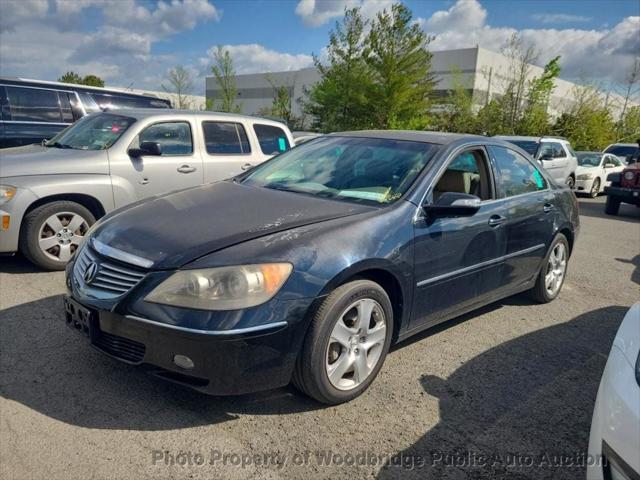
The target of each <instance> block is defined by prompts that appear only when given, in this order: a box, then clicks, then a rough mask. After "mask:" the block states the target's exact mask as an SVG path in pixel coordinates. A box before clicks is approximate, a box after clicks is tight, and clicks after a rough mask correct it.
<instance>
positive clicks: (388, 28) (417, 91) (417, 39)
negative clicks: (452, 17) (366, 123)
mask: <svg viewBox="0 0 640 480" xmlns="http://www.w3.org/2000/svg"><path fill="white" fill-rule="evenodd" d="M431 39H432V38H431V37H429V36H428V35H427V34H425V32H424V31H423V30H422V28H421V27H420V26H419V25H418V23H416V22H415V21H414V19H413V16H412V14H411V11H410V10H409V9H408V8H407V7H405V6H404V5H402V4H401V3H395V4H394V5H393V6H392V7H391V10H390V11H389V10H383V11H382V12H379V13H378V14H377V15H376V18H375V19H374V20H373V22H372V24H371V30H370V31H369V35H368V36H367V42H366V56H365V59H366V63H367V65H368V66H369V69H370V70H371V75H372V78H373V83H374V84H373V88H372V91H371V94H370V98H371V99H375V101H374V102H372V104H371V107H372V108H371V110H372V114H373V116H374V121H375V126H376V127H378V128H403V127H405V128H406V127H407V126H416V125H419V124H423V125H426V124H427V115H428V110H429V107H430V98H431V94H432V92H433V88H434V86H435V80H434V77H433V74H432V73H431V72H430V70H431V53H430V52H429V50H428V49H427V47H428V45H429V42H430V41H431Z"/></svg>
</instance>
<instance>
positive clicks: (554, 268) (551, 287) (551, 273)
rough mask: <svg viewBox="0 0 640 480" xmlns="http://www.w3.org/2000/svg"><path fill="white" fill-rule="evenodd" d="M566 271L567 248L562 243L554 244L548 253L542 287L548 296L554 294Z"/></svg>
mask: <svg viewBox="0 0 640 480" xmlns="http://www.w3.org/2000/svg"><path fill="white" fill-rule="evenodd" d="M566 271H567V249H566V248H565V246H564V244H563V243H558V244H556V246H555V247H553V250H552V251H551V255H549V261H548V262H547V270H546V273H545V276H544V287H545V289H546V290H547V293H548V294H549V295H550V296H552V297H553V296H555V295H556V294H557V293H558V291H559V290H560V287H561V286H562V281H563V279H564V275H565V273H566Z"/></svg>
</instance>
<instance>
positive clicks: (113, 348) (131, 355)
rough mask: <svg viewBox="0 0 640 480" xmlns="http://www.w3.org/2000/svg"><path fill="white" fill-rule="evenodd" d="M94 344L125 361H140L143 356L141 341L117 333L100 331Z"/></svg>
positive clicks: (143, 348)
mask: <svg viewBox="0 0 640 480" xmlns="http://www.w3.org/2000/svg"><path fill="white" fill-rule="evenodd" d="M94 345H95V346H96V347H98V348H99V349H100V350H103V351H105V352H106V353H108V354H109V355H113V356H114V357H117V358H119V359H121V360H124V361H126V362H131V363H140V362H142V359H143V358H144V352H145V346H144V344H143V343H140V342H136V341H134V340H130V339H128V338H124V337H121V336H119V335H113V334H111V333H107V332H100V335H99V336H98V338H97V340H96V341H95V342H94Z"/></svg>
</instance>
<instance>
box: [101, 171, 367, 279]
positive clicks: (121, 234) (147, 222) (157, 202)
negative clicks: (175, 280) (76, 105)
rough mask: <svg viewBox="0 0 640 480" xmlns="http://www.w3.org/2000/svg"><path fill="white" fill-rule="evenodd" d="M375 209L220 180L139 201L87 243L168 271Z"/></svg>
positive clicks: (112, 220) (105, 222) (110, 221)
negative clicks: (250, 243)
mask: <svg viewBox="0 0 640 480" xmlns="http://www.w3.org/2000/svg"><path fill="white" fill-rule="evenodd" d="M374 208H375V207H370V206H365V205H358V204H353V203H347V202H338V201H332V200H326V199H321V198H314V197H312V196H308V195H304V194H299V193H291V192H283V191H278V190H272V189H268V188H260V187H250V186H246V185H241V184H236V183H233V182H232V181H225V182H218V183H214V184H208V185H203V186H201V187H196V188H190V189H187V190H181V191H177V192H173V193H170V194H168V195H163V196H159V197H155V198H152V199H149V200H148V201H145V202H141V203H138V204H136V205H134V206H132V207H131V208H129V209H125V210H123V211H121V212H120V213H117V214H116V215H113V216H111V217H109V218H107V219H106V220H105V221H104V222H102V223H101V224H100V226H99V227H98V228H97V229H96V230H95V232H93V234H92V240H97V241H98V242H99V243H101V244H104V245H108V246H109V247H111V248H115V249H117V250H120V251H121V252H125V253H126V254H129V255H135V256H138V257H142V258H143V259H146V260H148V261H150V262H151V263H152V268H153V269H158V270H162V269H171V268H178V267H181V266H183V265H185V264H186V263H189V262H191V261H193V260H196V259H197V258H199V257H201V256H203V255H206V254H208V253H212V252H215V251H217V250H221V249H223V248H226V247H230V246H232V245H235V244H238V243H241V242H245V241H248V240H253V239H255V238H259V237H262V236H265V235H270V234H273V233H277V232H281V231H284V230H288V229H291V228H296V227H300V226H303V225H309V224H312V223H316V222H322V221H326V220H332V219H335V218H340V217H345V216H348V215H355V214H358V213H364V212H368V211H371V210H372V209H374ZM247 262H248V263H250V262H251V259H250V258H247Z"/></svg>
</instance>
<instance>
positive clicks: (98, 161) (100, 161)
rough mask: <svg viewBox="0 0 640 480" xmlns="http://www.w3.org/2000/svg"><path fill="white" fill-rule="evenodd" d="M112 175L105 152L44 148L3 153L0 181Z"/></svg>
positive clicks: (26, 148) (10, 149)
mask: <svg viewBox="0 0 640 480" xmlns="http://www.w3.org/2000/svg"><path fill="white" fill-rule="evenodd" d="M73 173H99V174H107V173H109V165H108V158H107V152H106V150H73V149H62V148H55V147H43V146H42V145H27V146H24V147H15V148H6V149H3V150H0V177H2V178H8V177H23V176H29V175H62V174H73Z"/></svg>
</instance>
